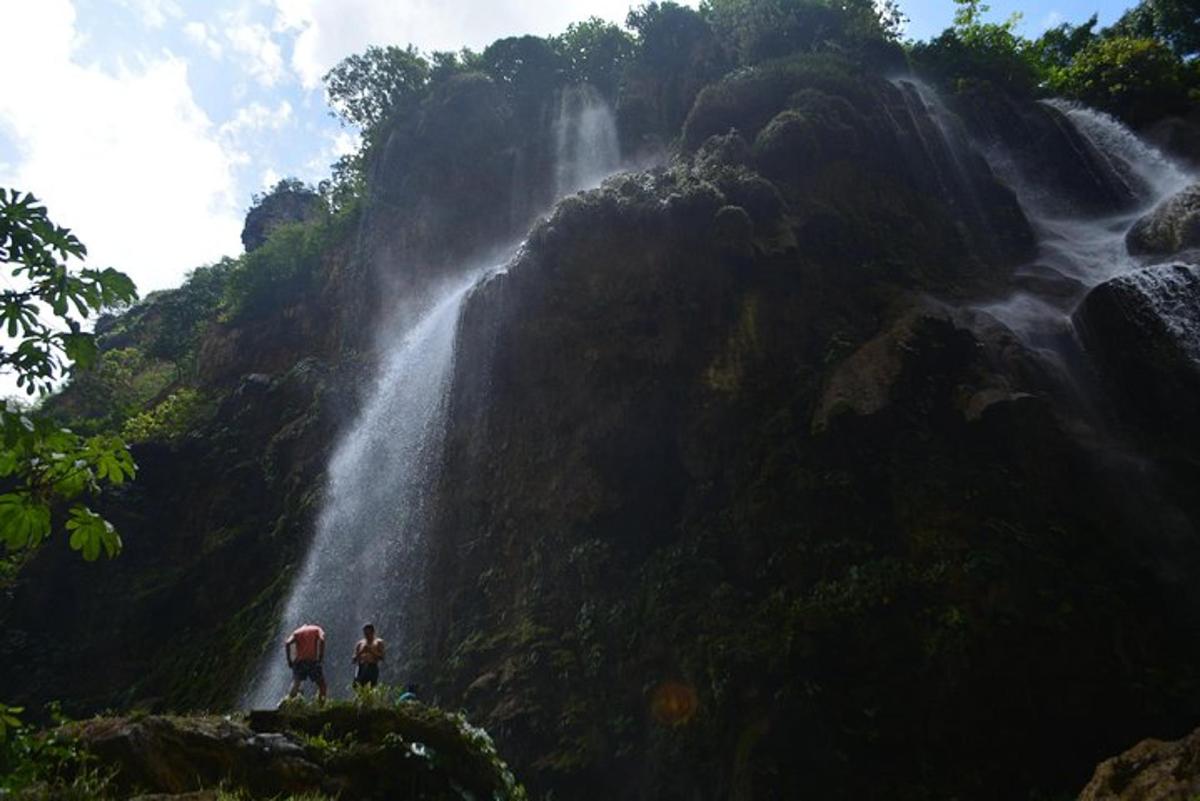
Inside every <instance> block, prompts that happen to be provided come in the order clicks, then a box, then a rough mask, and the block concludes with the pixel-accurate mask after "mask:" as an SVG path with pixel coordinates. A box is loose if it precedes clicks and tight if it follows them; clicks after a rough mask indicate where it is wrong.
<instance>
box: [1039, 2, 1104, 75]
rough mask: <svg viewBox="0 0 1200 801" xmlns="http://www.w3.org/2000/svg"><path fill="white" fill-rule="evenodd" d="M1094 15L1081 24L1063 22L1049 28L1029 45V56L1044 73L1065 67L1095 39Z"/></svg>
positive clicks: (1047, 73) (1048, 73)
mask: <svg viewBox="0 0 1200 801" xmlns="http://www.w3.org/2000/svg"><path fill="white" fill-rule="evenodd" d="M1096 36H1097V34H1096V15H1095V14H1093V15H1092V16H1091V17H1090V18H1089V19H1088V21H1087V22H1085V23H1083V24H1082V25H1072V24H1071V23H1069V22H1064V23H1062V24H1061V25H1058V26H1056V27H1054V28H1049V29H1048V30H1046V31H1045V32H1044V33H1043V34H1042V35H1041V36H1039V37H1038V38H1037V40H1035V41H1034V42H1033V43H1032V44H1030V45H1029V51H1028V52H1029V56H1030V57H1031V58H1032V59H1034V60H1035V61H1036V62H1037V65H1038V68H1039V69H1040V70H1041V72H1042V73H1043V74H1044V75H1047V76H1049V75H1050V74H1051V73H1053V72H1054V71H1055V70H1061V69H1066V68H1067V67H1069V66H1070V65H1071V61H1073V60H1074V58H1075V56H1077V55H1079V53H1081V52H1082V51H1083V50H1084V49H1085V48H1086V47H1087V46H1088V45H1090V44H1091V43H1092V42H1094V41H1096Z"/></svg>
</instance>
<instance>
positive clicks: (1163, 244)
mask: <svg viewBox="0 0 1200 801" xmlns="http://www.w3.org/2000/svg"><path fill="white" fill-rule="evenodd" d="M1125 244H1126V246H1127V247H1128V248H1129V252H1130V253H1132V254H1134V255H1141V254H1151V255H1160V256H1170V255H1173V254H1177V253H1179V252H1180V251H1183V250H1187V249H1188V248H1195V247H1200V184H1194V185H1192V186H1189V187H1188V188H1187V189H1184V190H1183V191H1182V192H1179V193H1178V194H1176V195H1173V196H1171V197H1170V198H1167V199H1166V200H1165V201H1163V202H1162V203H1160V204H1159V205H1158V206H1157V207H1156V208H1155V209H1154V210H1153V211H1152V212H1150V213H1149V214H1147V215H1146V216H1145V217H1142V218H1141V219H1140V220H1138V221H1137V222H1136V223H1135V224H1134V226H1133V228H1131V229H1129V233H1128V234H1127V235H1126V237H1125Z"/></svg>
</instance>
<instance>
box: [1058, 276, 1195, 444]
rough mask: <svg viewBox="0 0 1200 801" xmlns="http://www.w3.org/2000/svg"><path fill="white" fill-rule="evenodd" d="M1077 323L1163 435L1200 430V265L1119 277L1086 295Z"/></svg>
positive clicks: (1121, 395)
mask: <svg viewBox="0 0 1200 801" xmlns="http://www.w3.org/2000/svg"><path fill="white" fill-rule="evenodd" d="M1075 323H1076V326H1077V327H1078V329H1079V332H1080V335H1081V337H1082V339H1083V342H1084V345H1085V346H1086V348H1087V350H1088V352H1089V353H1091V354H1092V356H1093V358H1094V360H1095V362H1096V363H1097V364H1098V365H1099V368H1100V371H1101V373H1102V374H1103V376H1104V378H1105V380H1106V381H1107V383H1108V385H1109V386H1110V387H1111V388H1112V389H1113V391H1114V393H1115V394H1116V396H1117V398H1118V400H1119V402H1120V404H1121V405H1122V406H1123V408H1124V409H1125V410H1126V411H1127V412H1129V413H1131V414H1132V415H1133V416H1134V417H1135V418H1136V419H1138V420H1139V421H1140V422H1141V423H1142V424H1143V425H1145V426H1148V427H1149V428H1150V429H1152V430H1153V431H1156V432H1159V433H1161V434H1162V435H1163V436H1166V437H1170V438H1181V437H1184V438H1191V437H1195V436H1197V435H1200V420H1197V414H1196V398H1197V397H1200V267H1197V266H1196V265H1192V264H1164V265H1157V266H1154V267H1147V268H1144V269H1141V270H1137V271H1134V272H1131V273H1126V274H1124V275H1120V276H1117V277H1116V278H1113V279H1111V280H1109V281H1106V282H1105V283H1103V284H1101V285H1100V286H1098V287H1096V288H1095V289H1093V290H1092V291H1091V292H1090V293H1088V295H1087V297H1086V298H1085V299H1084V301H1083V303H1082V304H1081V306H1080V307H1079V309H1078V310H1077V311H1076V313H1075ZM1191 441H1193V442H1195V440H1194V439H1192V440H1191Z"/></svg>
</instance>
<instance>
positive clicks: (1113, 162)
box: [981, 100, 1192, 359]
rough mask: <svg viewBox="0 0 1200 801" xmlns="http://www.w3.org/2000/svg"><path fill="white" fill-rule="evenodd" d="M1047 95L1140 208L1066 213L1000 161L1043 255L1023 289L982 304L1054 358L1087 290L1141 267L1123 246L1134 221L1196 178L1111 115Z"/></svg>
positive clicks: (1023, 278)
mask: <svg viewBox="0 0 1200 801" xmlns="http://www.w3.org/2000/svg"><path fill="white" fill-rule="evenodd" d="M1045 102H1046V104H1047V105H1049V106H1052V107H1054V108H1056V109H1058V110H1059V111H1061V112H1062V113H1063V114H1064V115H1065V116H1066V118H1067V119H1068V120H1069V121H1070V123H1071V124H1072V125H1073V126H1074V127H1075V129H1076V130H1077V131H1078V132H1079V133H1080V134H1081V135H1082V136H1083V137H1085V138H1086V139H1087V140H1088V141H1089V142H1090V143H1091V144H1092V146H1093V147H1094V148H1095V150H1096V152H1097V153H1098V154H1099V155H1100V156H1101V157H1102V158H1104V159H1105V160H1107V162H1108V164H1109V166H1111V167H1112V168H1113V170H1114V172H1115V173H1116V174H1118V175H1120V176H1122V178H1123V179H1124V180H1125V181H1126V183H1128V185H1129V187H1130V189H1131V190H1132V191H1133V194H1134V196H1135V197H1136V198H1137V199H1138V201H1139V202H1138V205H1137V207H1136V208H1133V209H1131V210H1129V211H1126V212H1122V213H1119V214H1112V215H1108V216H1099V217H1097V216H1094V215H1087V214H1073V213H1070V212H1064V211H1063V209H1062V206H1061V205H1060V204H1057V203H1055V202H1053V201H1055V200H1057V199H1052V198H1046V197H1045V195H1044V194H1043V193H1042V192H1040V191H1039V189H1038V188H1037V187H1036V186H1033V185H1032V184H1031V182H1030V181H1028V180H1026V179H1025V178H1024V177H1023V176H1022V175H1021V174H1020V172H1019V170H1016V169H1013V168H1012V167H1011V165H1009V166H1008V167H1007V168H1006V167H1005V166H1000V169H999V172H1000V173H1001V175H1002V176H1003V177H1004V179H1005V180H1006V182H1007V183H1008V184H1009V185H1010V186H1012V187H1013V189H1014V190H1015V191H1016V192H1017V196H1018V198H1019V199H1020V202H1021V205H1022V207H1023V208H1024V209H1025V213H1026V215H1027V216H1028V218H1029V221H1030V223H1031V224H1032V226H1033V228H1034V231H1035V232H1036V234H1037V238H1038V254H1037V257H1036V258H1035V259H1034V261H1033V262H1031V263H1030V264H1027V265H1025V266H1024V267H1022V268H1020V269H1019V270H1018V271H1017V273H1016V275H1015V279H1016V283H1017V285H1018V288H1017V289H1015V290H1014V291H1013V292H1012V294H1011V295H1009V296H1008V297H1006V298H1003V299H1001V300H999V301H997V302H994V303H990V304H987V305H985V306H983V307H981V308H983V310H984V311H987V312H988V313H990V314H992V315H993V316H995V317H997V318H998V319H1000V320H1001V321H1002V322H1004V323H1005V324H1006V325H1007V326H1009V328H1011V329H1012V330H1013V331H1014V332H1015V333H1016V334H1017V335H1018V336H1020V337H1021V338H1022V340H1023V341H1025V343H1026V344H1027V345H1029V346H1030V347H1032V348H1034V349H1036V350H1039V351H1041V352H1042V353H1043V354H1044V355H1048V356H1054V357H1055V358H1056V359H1057V358H1058V357H1059V356H1060V355H1061V354H1059V353H1055V352H1057V351H1061V349H1062V347H1063V342H1064V338H1065V339H1068V340H1073V339H1074V330H1073V327H1072V323H1071V314H1072V312H1073V311H1074V310H1075V308H1076V307H1077V306H1078V305H1079V302H1080V301H1081V300H1082V299H1083V297H1084V296H1085V295H1086V294H1087V292H1088V291H1089V290H1091V289H1092V288H1093V287H1095V286H1097V285H1099V284H1101V283H1103V282H1105V281H1107V280H1109V279H1110V278H1113V277H1115V276H1118V275H1123V274H1127V273H1131V272H1132V271H1134V270H1137V269H1138V268H1140V267H1142V266H1143V263H1142V262H1141V261H1140V260H1138V259H1136V258H1134V257H1132V256H1130V255H1129V253H1128V252H1127V250H1126V247H1125V234H1126V233H1127V232H1128V231H1129V229H1130V227H1131V226H1132V225H1133V223H1134V222H1135V221H1137V219H1138V218H1139V217H1141V216H1142V215H1143V214H1145V213H1146V212H1148V211H1149V210H1150V209H1152V208H1154V206H1156V205H1157V204H1158V203H1160V202H1162V201H1163V200H1164V199H1166V198H1168V197H1170V196H1171V195H1172V194H1174V193H1176V192H1178V191H1179V190H1181V189H1183V188H1184V187H1186V186H1187V185H1188V184H1189V182H1190V181H1191V180H1192V178H1190V177H1189V176H1188V175H1187V174H1186V173H1184V172H1183V171H1182V170H1181V169H1180V168H1178V167H1177V166H1176V165H1174V164H1173V163H1171V162H1170V161H1169V160H1168V159H1166V158H1165V157H1164V156H1163V155H1162V154H1161V153H1159V152H1158V151H1157V150H1155V149H1154V148H1152V147H1150V146H1149V145H1147V144H1146V143H1144V142H1143V141H1142V140H1140V139H1139V138H1138V137H1137V136H1136V135H1135V134H1134V133H1133V132H1132V131H1130V130H1129V129H1128V128H1126V127H1125V126H1124V125H1122V124H1121V123H1120V122H1118V121H1117V120H1115V119H1114V118H1112V117H1110V116H1109V115H1107V114H1104V113H1101V112H1098V111H1095V110H1093V109H1089V108H1087V107H1085V106H1080V105H1077V104H1074V103H1068V102H1066V101H1060V100H1048V101H1045ZM997 163H998V164H999V165H1005V164H1006V162H1005V161H1004V160H1003V159H1001V160H997Z"/></svg>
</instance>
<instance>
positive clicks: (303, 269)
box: [222, 215, 344, 319]
mask: <svg viewBox="0 0 1200 801" xmlns="http://www.w3.org/2000/svg"><path fill="white" fill-rule="evenodd" d="M343 221H344V216H343V215H337V216H334V215H329V216H326V217H324V218H323V219H320V220H316V221H312V222H308V223H283V224H281V225H279V226H278V227H276V228H274V229H273V230H272V231H271V234H270V236H269V237H268V238H267V241H266V242H265V243H264V244H262V245H261V246H260V247H258V248H256V249H255V250H253V251H251V252H250V253H246V254H245V255H244V256H242V257H241V259H239V260H238V261H237V262H236V263H235V264H234V265H233V266H232V268H231V269H230V271H229V276H228V280H227V282H226V284H225V292H224V297H223V299H222V304H223V306H224V308H225V314H226V315H227V316H228V317H229V318H230V319H239V318H243V317H246V316H253V315H258V314H263V313H265V312H266V311H267V310H269V309H272V308H276V307H278V306H280V305H285V304H288V303H293V302H295V301H297V300H299V299H300V298H301V297H302V296H303V295H304V294H305V293H306V292H307V291H308V290H309V289H310V288H311V287H312V285H313V282H314V280H315V278H316V276H317V274H318V273H319V271H320V267H321V259H322V256H323V254H324V252H325V249H326V247H327V246H328V245H329V244H330V243H331V242H332V241H333V239H334V237H335V236H336V234H337V233H338V231H339V230H340V227H341V225H342V223H343Z"/></svg>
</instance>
